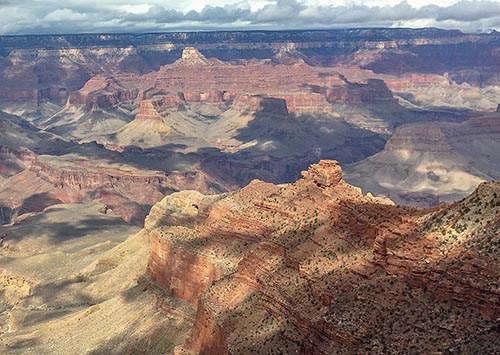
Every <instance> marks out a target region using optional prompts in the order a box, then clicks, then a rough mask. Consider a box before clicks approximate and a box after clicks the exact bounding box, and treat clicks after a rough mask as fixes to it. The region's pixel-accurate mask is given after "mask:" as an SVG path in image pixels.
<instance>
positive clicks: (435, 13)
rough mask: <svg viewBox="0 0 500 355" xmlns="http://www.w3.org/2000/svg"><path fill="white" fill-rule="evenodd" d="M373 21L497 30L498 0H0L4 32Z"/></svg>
mask: <svg viewBox="0 0 500 355" xmlns="http://www.w3.org/2000/svg"><path fill="white" fill-rule="evenodd" d="M373 26H387V27H397V26H408V27H421V26H435V27H443V28H458V29H462V30H465V31H484V30H489V29H500V0H441V1H439V2H437V1H429V0H406V1H405V0H363V1H362V0H200V1H196V2H194V1H173V0H125V1H124V0H106V1H102V0H100V1H95V0H94V1H91V0H66V1H65V2H64V6H61V2H60V1H58V0H44V1H41V0H31V1H30V0H0V34H10V33H69V32H72V33H74V32H108V31H109V32H122V31H124V32H125V31H126V32H129V31H131V30H135V31H155V30H158V31H159V30H162V31H163V30H191V29H218V28H224V29H229V28H246V29H252V28H257V29H258V28H266V29H272V28H280V29H283V28H338V27H373Z"/></svg>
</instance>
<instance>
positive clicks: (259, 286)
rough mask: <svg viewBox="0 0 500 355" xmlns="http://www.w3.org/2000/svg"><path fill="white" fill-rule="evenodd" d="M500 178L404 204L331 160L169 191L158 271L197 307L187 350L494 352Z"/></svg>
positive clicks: (156, 253)
mask: <svg viewBox="0 0 500 355" xmlns="http://www.w3.org/2000/svg"><path fill="white" fill-rule="evenodd" d="M499 215H500V183H487V184H486V183H485V184H483V185H481V186H480V187H479V188H478V189H477V190H476V192H474V194H473V195H471V196H470V197H468V198H467V199H465V200H463V201H460V202H457V203H456V204H454V205H451V206H443V207H440V208H436V209H432V210H425V209H415V208H406V207H398V206H394V205H393V204H392V203H391V202H390V201H387V200H381V199H377V198H374V197H372V196H370V195H368V196H366V195H363V194H362V193H361V191H360V190H359V189H357V188H355V187H352V186H350V185H348V184H347V183H345V182H344V181H343V179H342V171H341V169H340V167H339V166H338V164H337V163H336V162H334V161H320V162H319V163H318V164H315V165H313V166H311V168H310V169H309V170H308V171H305V172H303V173H302V178H301V179H300V180H298V181H297V182H295V183H293V184H290V185H278V186H276V185H273V184H269V183H264V182H261V181H253V182H252V183H250V184H249V185H248V186H246V187H245V188H243V189H241V190H240V191H237V192H233V193H229V194H225V195H219V196H204V195H201V194H199V193H195V192H182V193H178V194H172V195H170V196H168V197H166V198H165V199H164V200H163V201H162V202H161V203H159V204H157V205H156V206H155V207H154V208H153V209H152V211H151V214H150V216H149V217H148V219H147V223H146V229H147V230H148V231H149V235H150V257H149V263H148V270H149V273H150V275H151V276H152V277H153V279H154V280H155V281H156V282H157V284H158V285H160V286H162V287H163V288H165V289H166V290H167V292H170V293H171V294H172V295H173V296H175V297H178V298H180V299H183V300H187V301H189V302H190V303H192V304H193V305H197V308H198V311H197V317H196V320H195V324H194V326H193V329H192V333H191V336H190V338H189V339H188V340H187V341H186V343H185V344H184V346H183V347H182V348H180V347H179V348H177V349H176V353H179V354H181V353H185V352H191V353H201V354H239V353H273V352H276V351H277V350H279V351H281V352H282V353H302V354H311V353H314V354H351V353H380V354H382V353H384V354H385V353H417V352H423V353H435V352H444V353H446V352H459V353H479V352H484V353H495V352H498V350H499V349H500V342H499V339H500V338H499V337H498V324H497V320H496V319H497V318H498V317H499V316H500V289H499V287H500V285H499V283H498V282H499V280H500V271H499V270H500V268H499V263H500V248H499V245H500V241H499V236H500V233H499V232H500V219H499Z"/></svg>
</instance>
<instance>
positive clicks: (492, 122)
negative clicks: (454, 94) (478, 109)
mask: <svg viewBox="0 0 500 355" xmlns="http://www.w3.org/2000/svg"><path fill="white" fill-rule="evenodd" d="M499 134H500V116H499V115H498V114H496V113H490V114H486V115H481V116H480V117H475V118H471V119H470V120H468V121H466V122H463V123H460V124H457V123H427V124H418V125H406V126H402V127H400V128H399V129H398V130H397V131H396V132H395V134H394V135H393V136H392V137H391V138H390V140H389V141H388V142H387V144H386V146H385V149H384V150H383V151H382V152H380V153H377V154H375V155H374V156H371V157H369V158H368V159H366V160H364V161H361V162H359V163H355V164H353V165H351V166H349V167H347V169H346V171H347V179H348V181H349V182H351V183H353V184H356V185H358V186H360V187H362V188H363V190H364V191H371V192H373V193H377V194H382V195H385V196H389V197H390V198H391V199H393V200H394V201H396V202H398V203H404V204H420V205H422V206H429V205H435V204H438V203H439V202H442V201H453V200H457V199H460V198H463V197H465V196H466V195H468V194H469V193H471V192H472V191H473V190H474V189H475V188H476V186H477V185H478V184H479V183H480V182H482V181H488V180H498V179H499V178H500V175H499V174H498V164H497V163H496V161H495V159H494V158H493V157H494V155H495V153H494V152H496V151H497V150H498V149H500V146H499V144H498V137H499ZM368 175H369V176H371V179H366V176H368Z"/></svg>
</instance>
